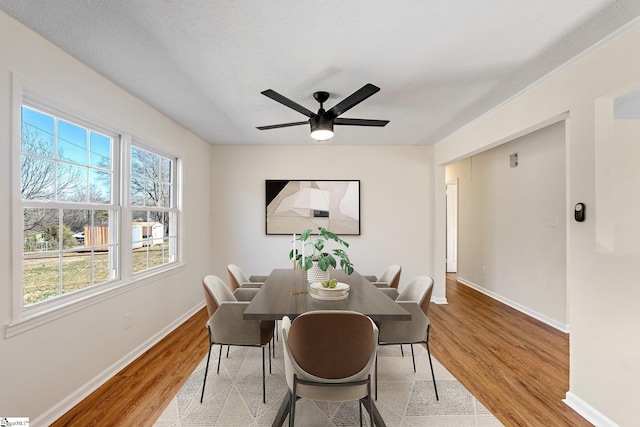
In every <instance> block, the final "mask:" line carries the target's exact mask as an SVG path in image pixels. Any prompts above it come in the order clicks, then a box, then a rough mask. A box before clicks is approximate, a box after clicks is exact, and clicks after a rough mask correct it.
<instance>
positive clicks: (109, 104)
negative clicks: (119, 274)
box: [0, 12, 211, 425]
mask: <svg viewBox="0 0 640 427" xmlns="http://www.w3.org/2000/svg"><path fill="white" fill-rule="evenodd" d="M0 58H1V59H0V178H1V179H0V206H1V208H0V235H2V236H3V237H4V238H5V239H8V237H9V236H11V234H12V232H11V225H12V223H11V218H10V207H11V203H12V194H11V188H12V183H11V173H10V171H11V168H12V167H16V166H18V167H19V165H11V164H10V159H11V144H12V140H11V132H12V127H11V123H12V110H11V109H12V76H13V78H15V81H17V82H21V83H24V84H25V85H27V86H28V87H30V88H32V89H33V90H35V91H36V92H39V93H40V94H42V95H45V96H49V97H51V98H52V99H54V100H56V101H57V102H59V103H61V104H63V105H66V106H68V107H69V108H72V109H73V110H75V111H80V112H82V114H85V115H87V116H89V117H92V118H96V119H97V120H99V121H101V122H104V123H107V124H109V125H111V126H113V127H115V128H116V129H120V130H122V131H126V132H129V133H131V134H133V135H134V136H136V137H138V138H139V139H140V140H142V141H145V142H147V143H149V144H152V145H154V146H155V147H157V148H158V149H160V150H167V152H168V153H172V154H175V155H177V156H178V157H180V158H182V159H183V161H184V172H183V183H184V190H185V191H184V193H183V197H182V201H183V207H184V218H183V219H184V221H183V224H184V227H183V228H182V229H181V232H182V234H183V236H184V237H185V240H186V242H187V244H186V245H185V247H184V266H183V267H182V268H180V269H178V270H176V271H174V272H173V273H172V274H170V275H162V276H159V277H157V278H154V279H153V280H149V281H148V282H146V283H144V284H142V285H141V286H138V287H136V288H135V289H132V290H130V291H129V292H124V293H113V297H112V298H110V299H107V300H105V301H103V302H100V303H98V304H94V305H91V306H89V307H86V308H84V309H82V310H80V311H76V312H73V313H71V314H68V315H66V316H64V317H61V318H59V319H57V320H53V321H51V322H49V323H46V324H43V325H41V326H38V327H35V328H33V329H30V330H28V331H26V332H23V333H20V334H18V335H16V336H13V337H10V338H5V334H4V331H3V333H2V334H1V335H0V382H1V383H2V387H0V415H2V416H24V417H29V418H30V419H31V421H32V424H31V425H45V424H48V423H49V422H51V421H53V420H55V419H56V418H57V417H58V416H60V415H62V413H64V412H65V411H66V410H67V409H69V408H70V407H71V406H73V404H75V403H76V402H77V400H78V399H80V398H82V397H83V396H84V395H85V394H86V393H88V392H89V391H91V388H92V387H95V386H97V385H99V384H100V382H101V381H103V380H106V379H108V377H110V376H111V375H113V374H114V373H115V372H117V370H119V369H120V368H122V367H123V366H124V365H126V364H127V363H129V362H130V361H131V360H132V359H133V358H134V357H135V356H137V355H138V354H139V353H140V352H141V351H142V350H144V349H145V348H146V347H147V346H149V345H151V344H153V341H154V340H157V339H158V338H160V336H161V335H162V334H164V333H166V332H168V330H169V329H170V328H172V327H175V326H176V325H177V324H179V323H180V322H181V320H182V318H183V316H185V315H187V314H188V313H191V312H193V310H195V309H197V308H199V307H202V306H203V294H202V288H201V278H202V276H203V275H204V274H205V273H207V272H208V270H209V260H210V255H209V253H210V249H211V245H210V242H209V241H208V239H207V238H206V236H208V235H210V225H209V224H210V215H209V206H211V203H210V197H211V191H210V176H209V172H208V171H209V159H210V146H209V144H207V143H205V142H204V141H202V140H200V139H199V138H197V137H195V136H194V135H193V134H191V133H190V132H188V131H186V130H185V129H184V128H182V127H180V126H178V125H176V124H175V123H174V122H172V121H170V120H168V119H167V118H166V117H165V116H163V115H161V114H159V113H158V112H156V111H155V110H153V109H151V108H149V107H148V106H147V105H145V104H144V103H142V102H141V101H139V100H138V99H136V98H134V97H132V96H131V95H129V94H127V93H126V92H124V91H123V90H121V89H119V88H118V87H116V86H115V85H114V84H113V83H111V82H109V81H107V80H106V79H104V78H103V77H101V76H100V75H98V74H97V73H95V72H93V71H91V70H89V69H88V68H86V67H85V66H84V65H82V64H80V63H79V62H78V61H76V60H74V59H73V58H71V57H70V56H68V55H66V54H65V53H63V52H62V51H61V50H59V49H58V48H56V47H55V46H53V45H52V44H50V43H49V42H47V41H45V40H44V39H42V38H41V37H40V36H38V35H37V34H35V33H33V32H31V31H30V30H28V29H26V28H25V27H23V26H22V25H20V24H18V23H17V22H15V21H14V20H12V19H11V18H9V17H8V16H7V15H5V14H4V13H2V12H0ZM11 246H12V245H11V244H9V243H8V242H6V241H5V244H3V245H0V323H1V324H3V325H6V324H7V323H9V322H10V321H11V318H10V315H11V301H12V268H13V266H12V263H11V255H12V249H11ZM19 262H20V261H18V263H19ZM18 265H19V264H18ZM125 313H132V315H133V326H132V327H131V328H130V329H127V330H125V329H124V314H125ZM205 336H206V335H204V329H203V339H206V338H205Z"/></svg>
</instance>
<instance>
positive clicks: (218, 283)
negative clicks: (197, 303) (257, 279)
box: [200, 275, 275, 403]
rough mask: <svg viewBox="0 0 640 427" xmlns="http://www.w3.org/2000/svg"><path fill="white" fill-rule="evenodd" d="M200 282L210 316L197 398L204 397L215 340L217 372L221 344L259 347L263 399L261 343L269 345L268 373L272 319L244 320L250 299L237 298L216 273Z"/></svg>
mask: <svg viewBox="0 0 640 427" xmlns="http://www.w3.org/2000/svg"><path fill="white" fill-rule="evenodd" d="M202 285H203V287H204V295H205V300H206V303H207V311H208V312H209V314H210V317H209V320H208V321H207V325H206V326H207V331H208V332H209V354H208V355H207V365H206V367H205V371H204V382H203V384H202V395H201V396H200V402H201V403H202V400H203V398H204V388H205V386H206V384H207V372H208V370H209V360H210V359H211V348H212V347H213V346H214V345H215V344H219V345H220V351H219V352H218V370H217V372H218V373H220V356H221V355H222V346H223V345H237V346H249V347H262V401H263V402H265V403H266V388H265V352H264V347H265V346H267V345H268V346H269V373H271V346H270V342H271V339H272V338H273V330H274V327H275V322H273V321H272V320H271V321H266V320H244V319H243V318H242V313H243V312H244V310H245V309H246V308H247V306H248V305H249V302H246V301H238V300H236V298H235V296H234V295H233V294H232V293H231V291H230V290H229V288H228V287H227V285H226V284H225V283H224V282H223V281H222V280H221V279H220V278H219V277H216V276H212V275H209V276H206V277H205V278H204V279H203V280H202Z"/></svg>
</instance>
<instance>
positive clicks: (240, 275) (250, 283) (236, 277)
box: [227, 264, 269, 292]
mask: <svg viewBox="0 0 640 427" xmlns="http://www.w3.org/2000/svg"><path fill="white" fill-rule="evenodd" d="M227 272H228V273H229V286H230V287H231V291H232V292H235V290H236V289H238V288H259V287H260V286H262V284H263V283H264V281H265V280H267V277H269V276H258V275H252V276H247V275H246V274H245V272H244V271H242V269H241V268H240V267H238V266H237V265H235V264H229V265H228V266H227Z"/></svg>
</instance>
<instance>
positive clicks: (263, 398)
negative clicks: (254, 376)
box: [262, 346, 271, 403]
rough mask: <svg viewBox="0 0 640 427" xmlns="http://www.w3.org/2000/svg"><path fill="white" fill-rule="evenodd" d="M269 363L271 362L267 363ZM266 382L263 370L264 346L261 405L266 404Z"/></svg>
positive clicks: (263, 370)
mask: <svg viewBox="0 0 640 427" xmlns="http://www.w3.org/2000/svg"><path fill="white" fill-rule="evenodd" d="M269 363H271V361H269ZM266 380H267V378H266V375H265V369H264V346H262V403H267V387H266V385H265V381H266Z"/></svg>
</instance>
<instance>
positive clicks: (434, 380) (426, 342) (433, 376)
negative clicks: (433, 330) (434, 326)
mask: <svg viewBox="0 0 640 427" xmlns="http://www.w3.org/2000/svg"><path fill="white" fill-rule="evenodd" d="M430 327H431V325H429V326H427V340H426V341H425V344H426V346H427V355H429V366H430V367H431V379H433V390H434V391H435V392H436V400H440V398H439V397H438V387H437V386H436V376H435V375H434V373H433V363H432V362H431V350H429V328H430Z"/></svg>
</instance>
